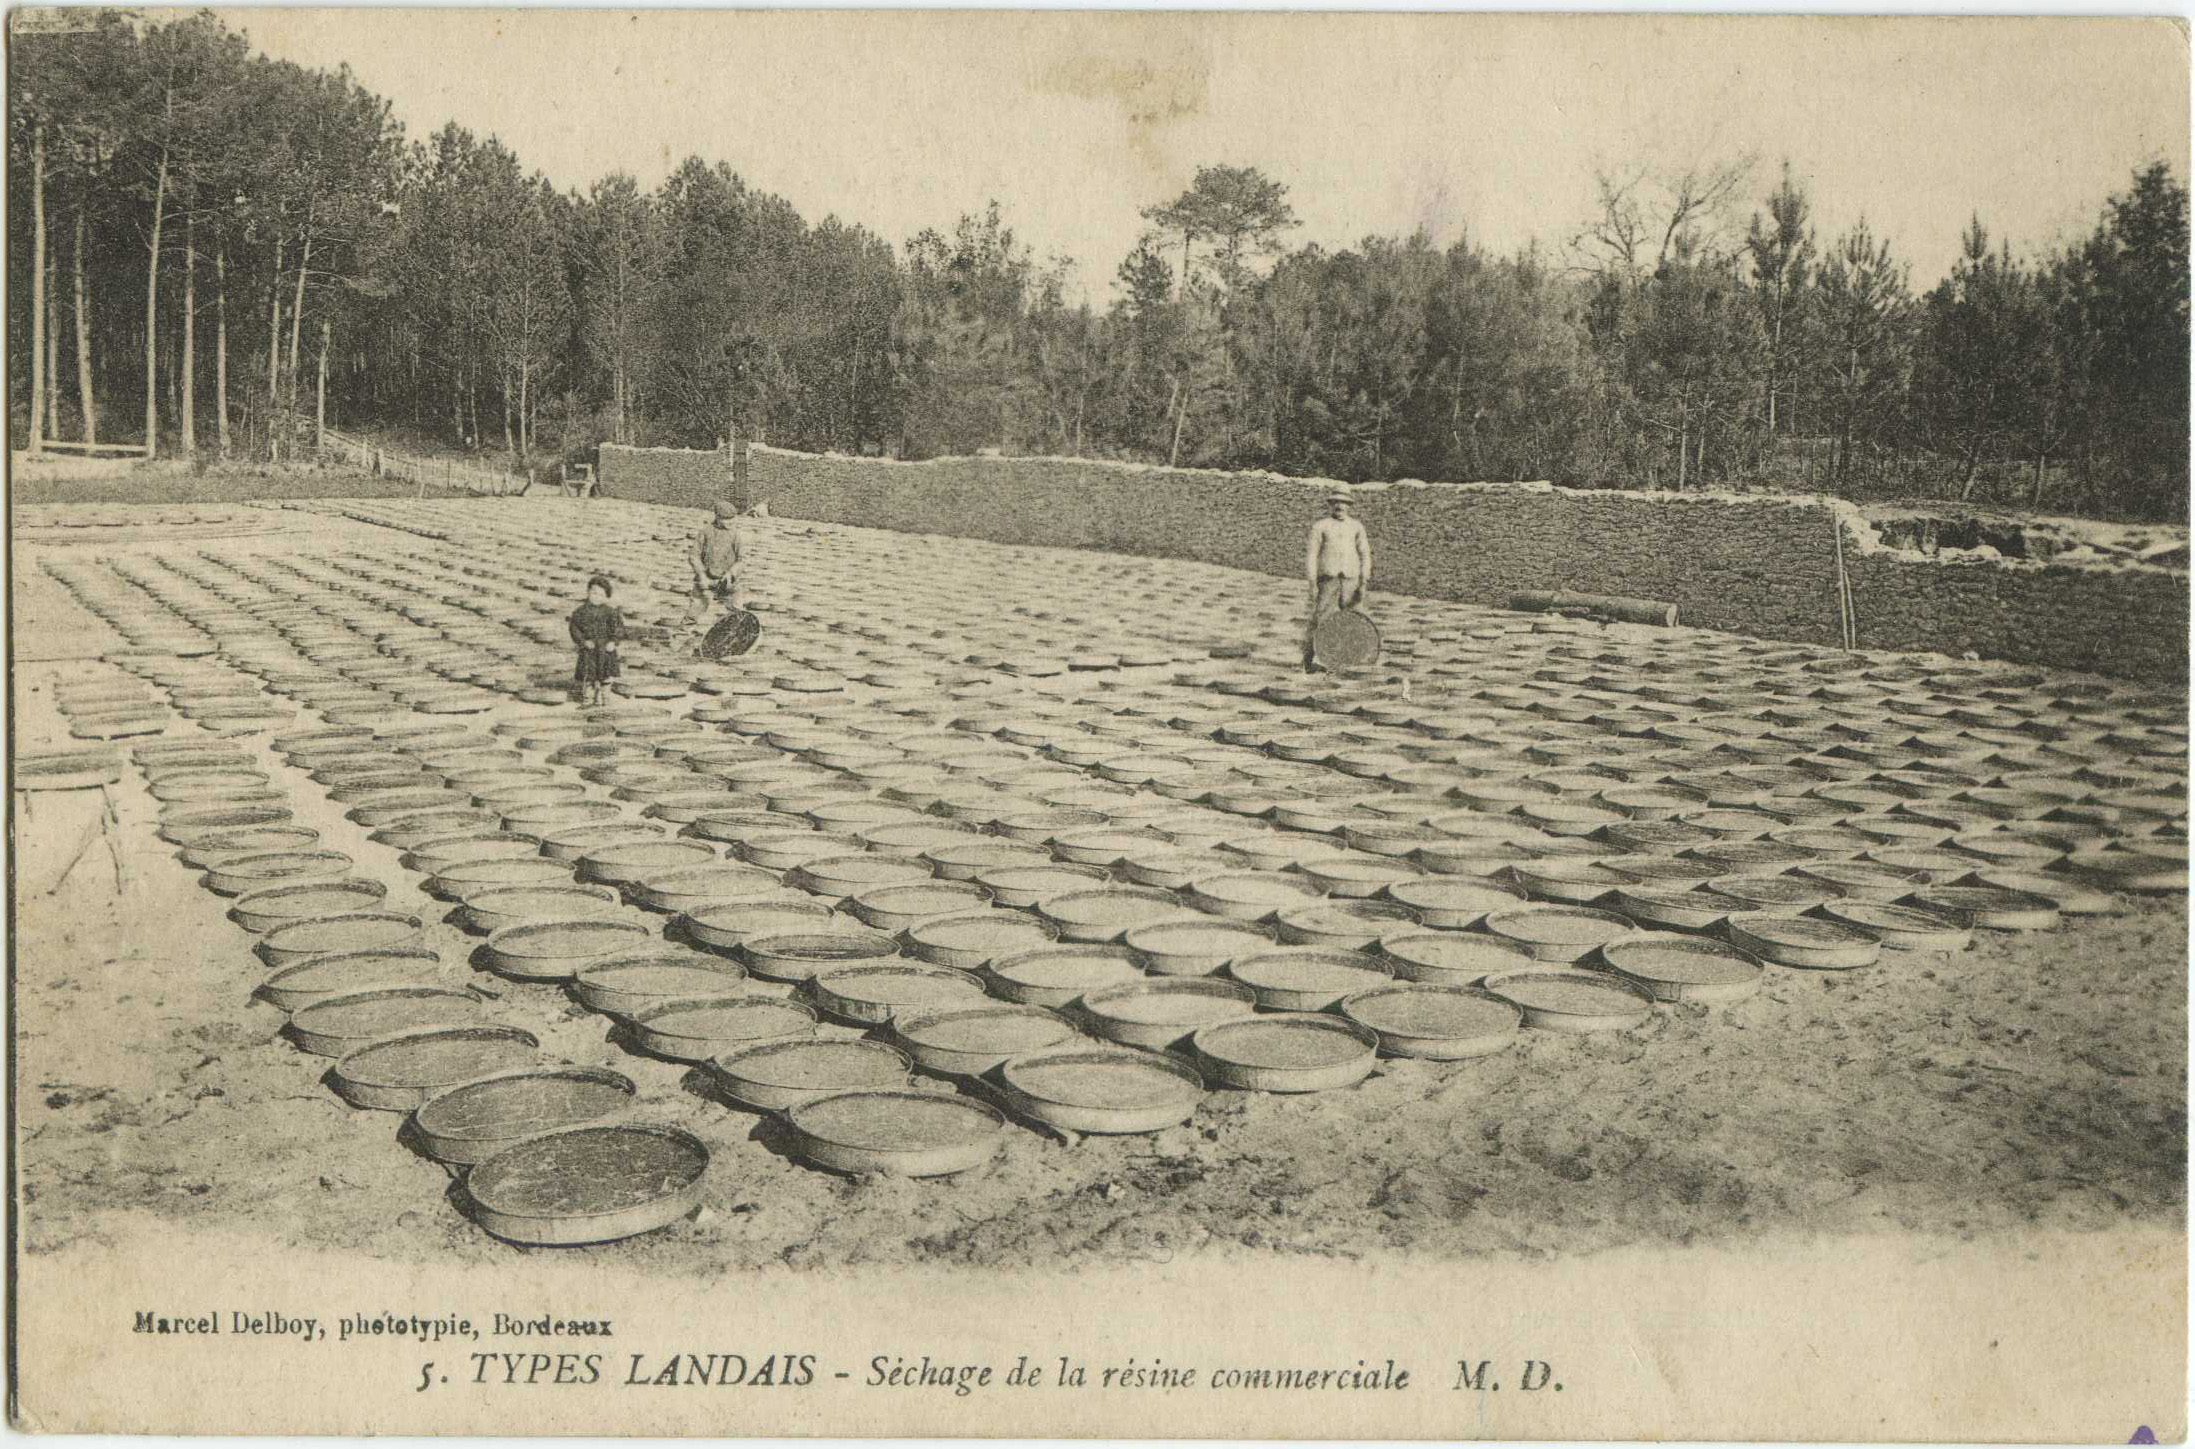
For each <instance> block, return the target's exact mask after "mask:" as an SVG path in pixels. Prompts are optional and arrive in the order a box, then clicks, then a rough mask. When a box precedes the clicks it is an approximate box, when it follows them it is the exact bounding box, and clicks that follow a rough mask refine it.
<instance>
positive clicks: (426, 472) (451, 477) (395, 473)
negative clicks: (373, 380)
mask: <svg viewBox="0 0 2195 1449" xmlns="http://www.w3.org/2000/svg"><path fill="white" fill-rule="evenodd" d="M309 422H310V420H308V425H309ZM320 450H321V452H322V454H323V455H325V456H329V457H333V458H337V459H340V460H341V461H343V462H346V463H354V464H356V465H357V466H359V467H361V468H364V469H366V470H367V471H368V472H370V473H372V474H373V475H374V476H375V477H376V478H400V479H402V480H404V481H405V482H407V483H417V484H418V485H419V491H420V494H421V495H422V496H424V495H425V494H426V491H427V489H428V488H430V487H433V488H452V489H461V490H463V491H464V492H467V493H478V494H485V495H487V496H489V497H494V498H501V497H504V496H505V495H507V494H512V493H522V492H524V491H525V489H526V487H527V485H528V483H529V482H530V481H531V480H530V479H528V478H526V477H525V476H524V475H522V474H518V473H504V472H500V471H498V470H496V469H493V468H478V467H474V466H472V465H471V464H467V463H460V462H458V461H457V460H455V459H454V458H419V457H414V456H413V455H411V454H409V453H396V452H391V451H390V450H389V449H387V448H384V447H381V446H380V445H379V444H377V443H373V442H370V441H368V440H367V439H365V438H357V437H353V436H351V435H350V434H349V433H339V432H337V431H336V430H335V429H333V428H326V429H323V430H322V431H321V433H320Z"/></svg>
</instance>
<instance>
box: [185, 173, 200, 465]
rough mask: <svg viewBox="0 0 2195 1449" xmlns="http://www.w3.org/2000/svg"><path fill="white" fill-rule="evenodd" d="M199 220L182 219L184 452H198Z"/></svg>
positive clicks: (191, 218) (190, 454)
mask: <svg viewBox="0 0 2195 1449" xmlns="http://www.w3.org/2000/svg"><path fill="white" fill-rule="evenodd" d="M197 362H198V221H197V218H196V217H193V216H189V215H185V216H184V218H183V453H184V456H185V457H191V456H195V455H196V454H197V452H198V367H197Z"/></svg>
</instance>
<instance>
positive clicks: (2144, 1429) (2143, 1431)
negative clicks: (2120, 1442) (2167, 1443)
mask: <svg viewBox="0 0 2195 1449" xmlns="http://www.w3.org/2000/svg"><path fill="white" fill-rule="evenodd" d="M2126 1442H2127V1443H2129V1444H2154V1443H2156V1442H2157V1436H2156V1435H2155V1434H2154V1433H2152V1432H2150V1428H2149V1426H2148V1425H2147V1424H2144V1425H2142V1426H2141V1427H2140V1428H2138V1429H2136V1430H2135V1431H2134V1437H2133V1438H2131V1439H2129V1440H2127V1441H2126Z"/></svg>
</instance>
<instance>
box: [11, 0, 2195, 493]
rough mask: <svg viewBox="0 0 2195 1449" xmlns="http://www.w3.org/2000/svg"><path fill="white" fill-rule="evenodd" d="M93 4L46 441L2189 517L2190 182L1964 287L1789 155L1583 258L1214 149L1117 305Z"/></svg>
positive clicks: (1112, 294) (58, 253) (37, 341)
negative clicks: (366, 434) (1021, 459)
mask: <svg viewBox="0 0 2195 1449" xmlns="http://www.w3.org/2000/svg"><path fill="white" fill-rule="evenodd" d="M88 23H90V24H91V25H92V28H90V29H87V30H82V31H79V32H77V33H71V34H33V35H22V34H19V35H18V36H17V37H16V39H15V42H14V43H13V45H12V46H11V48H10V62H11V65H12V66H13V68H14V69H13V75H12V77H11V79H12V81H13V84H12V86H11V91H10V94H11V97H12V106H13V110H12V113H11V115H10V118H9V120H10V126H9V147H10V160H11V166H10V172H9V185H10V188H11V195H10V214H11V215H12V216H13V217H14V218H15V219H16V221H15V224H14V225H12V226H11V227H10V231H9V238H8V241H9V253H8V265H9V268H10V272H9V277H10V287H9V299H10V300H9V307H10V313H9V318H8V335H9V363H10V367H9V375H10V378H11V386H12V392H11V395H10V398H9V403H10V407H11V409H12V416H13V421H14V425H15V430H16V434H17V436H18V437H28V436H31V435H32V422H33V419H34V418H35V420H36V427H37V431H38V433H40V434H42V435H43V436H45V437H47V438H60V439H94V440H143V439H145V438H148V437H150V438H152V439H154V440H156V442H157V445H158V447H159V448H160V450H161V451H162V452H176V451H181V452H186V453H192V452H195V453H197V454H199V455H201V456H208V457H212V456H222V457H235V456H259V457H263V456H266V455H268V454H269V453H275V454H279V453H281V452H282V451H283V450H285V449H294V448H295V447H296V446H297V445H298V433H299V429H298V425H297V422H296V419H297V418H298V417H299V416H300V415H304V416H309V415H310V414H312V412H313V410H314V408H315V407H316V405H318V400H319V398H320V397H321V395H322V390H323V386H324V389H325V396H326V399H327V402H326V406H327V408H328V410H329V413H330V414H331V421H336V422H340V423H341V424H343V425H346V426H385V427H404V428H407V429H410V430H412V431H414V432H415V433H418V434H421V435H425V436H429V437H432V438H435V439H438V440H441V441H442V442H445V443H448V444H455V445H458V446H469V447H474V448H481V449H500V450H503V451H505V452H507V453H508V454H510V455H511V456H513V457H514V458H516V459H520V460H526V461H535V460H541V459H547V458H554V457H556V456H558V455H560V454H561V455H563V456H568V457H578V456H583V455H584V453H585V452H586V450H587V449H589V448H591V447H592V446H593V445H594V444H595V443H596V442H599V441H601V440H604V439H615V440H619V441H627V442H639V443H669V444H679V445H686V446H695V445H701V446H706V445H710V444H713V443H714V442H715V441H717V440H718V439H720V438H722V437H723V436H725V435H726V433H727V432H728V431H735V430H736V431H737V432H738V433H740V434H741V435H744V436H751V437H760V438H766V439H768V440H770V441H773V442H778V443H782V444H785V445H788V446H794V447H803V448H836V449H843V450H848V451H853V450H868V451H882V452H887V453H894V454H899V455H902V456H927V455H934V454H939V453H948V452H971V451H976V450H978V449H983V448H997V449H1001V450H1004V451H1007V452H1048V453H1073V454H1084V455H1091V456H1109V457H1125V458H1136V459H1145V460H1154V461H1174V462H1179V463H1181V464H1183V465H1210V466H1257V467H1269V468H1276V469H1280V470H1283V471H1288V472H1309V473H1317V474H1322V475H1331V476H1340V477H1350V478H1392V477H1401V476H1415V477H1422V478H1446V479H1467V478H1469V479H1482V478H1551V479H1555V480H1557V481H1565V482H1580V483H1595V484H1600V485H1603V486H1637V487H1663V488H1690V487H1731V486H1765V487H1779V488H1810V489H1827V490H1833V491H1838V492H1843V493H1847V494H1852V495H1857V496H1884V495H1929V496H1957V497H1965V498H1972V499H1976V500H1986V501H1994V502H2010V503H2020V504H2025V505H2029V506H2040V507H2044V508H2050V509H2057V510H2071V511H2084V512H2096V513H2106V514H2114V515H2124V516H2139V517H2151V518H2184V517H2186V514H2187V504H2188V350H2189V320H2188V265H2189V257H2188V198H2187V192H2186V190H2185V187H2184V186H2183V184H2182V183H2181V181H2180V180H2179V179H2178V178H2176V177H2174V176H2173V175H2172V173H2171V172H2170V170H2169V169H2168V168H2167V167H2165V166H2164V165H2162V164H2158V165H2152V166H2149V167H2147V168H2146V169H2143V170H2141V171H2139V172H2137V173H2135V174H2134V175H2133V177H2132V178H2131V181H2130V183H2129V185H2128V187H2127V189H2126V190H2125V192H2124V193H2123V194H2121V195H2119V196H2116V197H2114V198H2112V199H2111V201H2110V202H2109V203H2108V205H2107V206H2106V207H2105V208H2104V210H2103V212H2102V215H2101V216H2100V218H2099V220H2098V222H2097V224H2096V227H2095V230H2094V232H2093V234H2092V235H2090V236H2089V237H2087V238H2085V239H2084V240H2082V241H2080V242H2078V243H2077V244H2074V245H2071V246H2068V247H2066V248H2064V249H2062V250H2058V251H2054V252H2051V253H2049V254H2046V255H2040V256H2034V257H2021V256H2019V255H2016V254H2015V253H2014V252H2013V251H2012V249H2011V248H2010V246H2009V245H2008V244H2007V243H2005V242H2003V241H2001V240H1998V239H1996V238H1993V237H1992V236H1991V235H1990V234H1989V232H1988V230H1987V229H1986V227H1985V225H1984V222H1983V221H1982V220H1981V218H1980V217H1979V216H1977V217H1976V218H1975V220H1974V221H1973V223H1972V224H1971V226H1970V227H1969V229H1968V230H1967V233H1966V235H1965V237H1964V239H1963V246H1962V249H1961V254H1960V257H1959V260H1958V262H1957V264H1956V265H1955V266H1954V267H1953V269H1952V271H1951V273H1950V275H1949V276H1948V277H1946V278H1945V279H1944V280H1943V281H1942V282H1941V283H1939V284H1938V285H1936V286H1935V287H1933V288H1931V289H1929V290H1927V291H1926V292H1925V293H1922V294H1919V295H1916V294H1915V292H1914V290H1913V288H1912V286H1911V283H1910V278H1909V272H1908V268H1907V264H1906V262H1905V261H1904V260H1903V259H1902V258H1901V257H1900V256H1899V255H1898V253H1897V251H1896V250H1895V248H1894V246H1893V244H1892V242H1891V241H1890V240H1889V239H1887V238H1880V237H1877V236H1875V235H1873V234H1872V233H1871V232H1870V230H1869V229H1868V227H1867V226H1866V224H1865V223H1864V222H1862V223H1860V224H1858V225H1855V226H1854V227H1852V228H1851V229H1850V230H1849V231H1847V232H1845V233H1843V234H1841V235H1834V236H1828V235H1823V234H1821V233H1820V232H1819V231H1818V229H1817V227H1816V225H1815V223H1814V219H1813V208H1814V203H1813V199H1812V198H1811V197H1810V196H1809V195H1808V193H1807V191H1806V189H1805V188H1804V187H1803V186H1801V185H1800V184H1798V183H1797V182H1795V181H1794V180H1793V179H1792V178H1791V176H1790V174H1789V172H1788V169H1786V171H1785V173H1784V175H1783V176H1782V178H1781V180H1780V182H1779V183H1778V184H1776V185H1775V186H1773V188H1768V187H1765V186H1760V187H1756V186H1755V185H1754V182H1753V178H1752V173H1751V170H1750V168H1749V167H1748V166H1747V165H1745V164H1742V163H1740V164H1726V165H1717V166H1704V165H1703V166H1697V167H1693V168H1690V169H1683V170H1678V171H1674V172H1670V173H1667V174H1663V173H1658V172H1654V171H1651V170H1648V169H1641V170H1639V171H1636V172H1633V173H1628V174H1624V175H1606V176H1602V177H1600V178H1598V180H1599V205H1598V210H1597V214H1596V215H1595V216H1594V217H1592V218H1591V219H1590V220H1589V222H1588V224H1586V225H1584V226H1582V227H1581V228H1580V229H1579V231H1578V233H1577V235H1576V236H1574V237H1571V238H1567V239H1565V241H1564V243H1563V245H1562V246H1561V247H1560V248H1559V249H1554V250H1542V249H1538V248H1531V249H1526V250H1524V251H1521V252H1518V253H1515V254H1511V255H1496V254H1493V253H1490V252H1489V251H1487V250H1486V249H1484V248H1483V247H1480V246H1478V245H1475V244H1473V243H1472V242H1470V241H1468V240H1466V241H1462V242H1458V243H1456V244H1455V245H1452V246H1448V247H1445V248H1443V247H1436V246H1434V245H1432V244H1431V243H1429V242H1428V241H1427V240H1426V239H1425V238H1424V237H1422V236H1413V237H1400V238H1393V237H1371V238H1367V239H1366V240H1365V241H1364V242H1363V243H1362V244H1361V245H1358V246H1356V247H1353V248H1349V249H1346V250H1340V251H1329V250H1326V249H1324V248H1322V247H1319V246H1316V245H1292V244H1291V239H1290V234H1291V232H1292V231H1293V230H1294V229H1295V225H1296V222H1295V217H1294V214H1293V211H1292V208H1291V207H1290V205H1289V201H1288V193H1287V188H1286V186H1285V185H1283V184H1282V183H1280V182H1279V181H1276V180H1274V179H1272V178H1269V177H1267V176H1264V175H1263V174H1261V173H1260V172H1258V171H1256V170H1255V169H1251V168H1238V167H1231V166H1212V167H1207V168H1205V169H1203V170H1201V171H1199V172H1198V174H1197V177H1196V180H1195V183H1194V185H1192V186H1191V187H1190V188H1189V189H1188V190H1187V191H1185V192H1184V193H1183V194H1182V195H1180V196H1179V197H1176V198H1172V199H1154V201H1153V204H1152V205H1150V206H1149V207H1148V208H1147V209H1146V210H1145V211H1144V212H1143V217H1144V219H1145V221H1146V223H1147V231H1146V233H1145V237H1144V240H1143V241H1142V242H1141V243H1140V244H1139V245H1138V246H1137V247H1136V249H1135V250H1134V251H1133V252H1132V253H1131V254H1130V255H1129V256H1128V257H1126V258H1125V259H1123V260H1122V261H1121V262H1120V263H1119V264H1118V267H1117V270H1116V272H1115V275H1114V279H1113V281H1114V285H1113V286H1112V287H1111V289H1110V291H1109V294H1108V295H1107V296H1106V298H1105V301H1104V303H1103V305H1102V306H1101V307H1093V306H1090V305H1078V304H1075V303H1071V302H1070V301H1069V300H1068V298H1067V293H1068V275H1069V263H1068V262H1066V261H1065V260H1064V259H1057V258H1054V259H1049V260H1046V261H1041V262H1040V261H1039V260H1038V259H1037V258H1036V257H1035V256H1034V255H1033V254H1032V251H1031V249H1030V248H1029V247H1028V246H1027V245H1026V244H1024V243H1023V242H1022V241H1020V240H1019V239H1018V238H1017V237H1016V236H1015V234H1014V232H1013V230H1012V228H1011V226H1010V225H1009V224H1008V222H1007V220H1006V218H1005V217H1004V215H1003V214H1002V213H1001V211H1000V208H999V207H998V205H997V204H996V203H993V204H992V205H990V206H989V207H988V208H987V209H986V210H984V211H982V212H980V213H978V214H973V215H969V216H964V217H963V218H962V219H961V220H960V222H959V223H958V225H956V226H955V227H954V228H952V230H951V231H950V233H940V232H936V231H924V232H923V233H921V234H920V235H918V236H916V237H913V238H911V239H908V240H906V241H905V242H904V244H903V245H901V246H899V247H897V248H895V247H894V246H893V245H892V244H891V243H890V242H888V241H887V240H886V239H884V238H881V237H878V236H876V235H874V234H873V233H871V232H869V231H866V230H864V229H863V228H862V227H860V226H858V225H853V224H849V223H845V222H842V221H840V220H839V219H837V218H835V217H833V218H826V219H825V220H824V221H822V222H821V223H820V224H813V225H812V224H810V223H809V222H807V221H806V220H804V219H803V218H802V217H801V215H800V214H799V212H798V211H796V210H795V209H794V207H793V206H792V205H791V204H790V203H788V202H786V201H785V200H782V199H780V198H778V197H775V196H770V195H767V194H764V193H761V192H758V191H755V190H753V189H751V188H750V187H748V186H747V185H746V183H745V182H744V181H742V179H741V178H740V177H739V176H737V175H736V174H734V173H733V172H732V171H730V170H729V169H728V168H727V167H725V166H723V165H721V164H720V165H716V166H711V165H708V164H707V163H705V162H703V161H701V160H699V159H689V160H687V161H686V162H685V163H684V164H683V165H681V166H680V167H678V168H677V169H676V170H675V171H674V172H673V173H672V174H671V175H670V177H669V178H668V179H667V180H665V181H664V182H663V184H662V185H660V186H658V187H656V188H655V189H654V190H652V191H649V190H644V189H642V188H641V187H640V186H639V185H638V184H637V183H636V182H635V181H634V179H633V178H632V177H630V176H624V175H616V176H610V177H606V178H604V179H602V180H600V181H597V182H595V183H594V184H593V185H592V186H590V187H589V188H588V189H587V190H586V191H585V192H584V193H583V194H582V193H577V192H560V191H558V190H557V189H556V188H555V187H554V186H552V185H551V184H550V183H549V182H548V181H547V180H546V179H545V178H544V177H542V176H541V175H540V174H539V173H534V172H529V171H528V170H527V168H526V166H525V164H524V163H523V162H522V161H521V159H520V158H519V157H517V156H516V155H514V154H513V153H512V152H511V151H510V150H509V149H508V148H506V147H505V146H504V145H502V144H501V143H500V142H499V141H497V140H496V139H494V138H492V137H491V138H485V139H483V138H480V137H476V136H474V135H472V134H470V133H468V132H466V131H464V130H462V129H460V128H459V127H457V126H456V125H455V124H451V125H448V126H445V127H444V128H443V129H442V130H440V131H438V132H436V133H435V134H434V135H432V136H431V137H428V138H427V139H425V140H424V141H407V140H406V138H405V137H404V136H403V135H402V133H401V131H400V129H399V128H398V127H397V126H396V125H395V124H394V123H393V121H392V120H391V118H390V113H389V107H388V104H387V103H386V102H384V101H382V100H381V99H380V98H378V97H376V96H374V95H372V94H371V93H369V92H367V91H366V90H364V89H363V88H362V87H361V86H360V85H359V84H358V83H357V82H356V80H355V79H354V78H353V77H352V76H351V75H350V74H349V73H348V72H347V71H341V72H337V73H334V74H328V73H324V72H313V71H307V70H303V69H300V68H298V67H296V66H293V65H289V64H286V63H282V62H277V61H272V60H268V59H266V58H264V57H258V56H254V55H253V54H252V53H251V52H250V49H249V47H248V45H247V44H246V43H245V41H244V39H243V38H242V37H240V36H238V35H236V34H234V33H233V32H230V31H228V30H226V29H225V28H224V27H223V26H222V25H221V24H220V22H219V21H217V20H215V19H214V18H212V17H211V16H208V15H198V16H190V17H185V18H179V19H175V20H171V21H168V22H166V23H162V24H157V25H146V24H145V23H144V22H143V21H141V20H132V19H129V18H126V17H122V16H119V15H116V14H111V13H110V14H106V15H103V16H100V17H99V18H98V19H97V20H96V21H95V22H88ZM1756 192H1760V193H1762V194H1759V195H1757V196H1756V195H1755V193H1756ZM1749 212H1750V217H1749V219H1748V216H1747V214H1748V213H1749ZM34 279H36V280H35V281H34ZM34 358H35V359H36V360H37V365H35V366H34V365H33V359H34Z"/></svg>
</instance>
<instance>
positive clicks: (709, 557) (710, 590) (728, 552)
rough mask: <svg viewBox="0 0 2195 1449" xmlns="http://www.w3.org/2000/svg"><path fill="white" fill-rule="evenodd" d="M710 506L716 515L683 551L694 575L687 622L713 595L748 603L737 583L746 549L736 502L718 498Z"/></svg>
mask: <svg viewBox="0 0 2195 1449" xmlns="http://www.w3.org/2000/svg"><path fill="white" fill-rule="evenodd" d="M713 506H714V509H715V513H716V517H715V518H713V519H712V520H710V523H709V526H708V527H707V528H704V529H702V530H701V532H699V533H697V534H695V535H694V546H693V547H692V548H691V549H689V550H688V551H687V554H686V562H687V564H688V565H689V566H690V567H691V568H692V569H693V575H694V602H693V606H692V607H691V608H690V609H689V610H688V611H687V613H686V620H687V622H688V623H692V622H693V621H694V620H695V619H698V618H699V617H701V611H702V610H703V609H705V608H707V607H708V603H709V600H710V599H712V598H715V599H719V600H722V601H723V602H725V603H728V604H730V605H731V606H732V607H733V608H735V609H744V608H746V607H747V601H746V597H745V595H746V591H745V590H744V589H742V588H741V587H740V583H739V564H740V560H741V559H742V558H743V557H744V556H745V554H746V552H747V540H746V537H745V535H744V534H743V533H742V532H741V531H740V528H739V522H738V520H739V505H738V504H736V503H733V502H730V501H729V500H727V499H722V498H719V499H718V500H717V501H716V503H715V504H714V505H713Z"/></svg>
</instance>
